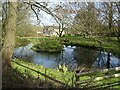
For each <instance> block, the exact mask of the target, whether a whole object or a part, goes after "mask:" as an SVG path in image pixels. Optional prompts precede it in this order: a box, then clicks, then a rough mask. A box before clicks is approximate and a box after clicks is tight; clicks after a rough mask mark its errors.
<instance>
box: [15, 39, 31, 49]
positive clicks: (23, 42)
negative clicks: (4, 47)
mask: <svg viewBox="0 0 120 90" xmlns="http://www.w3.org/2000/svg"><path fill="white" fill-rule="evenodd" d="M29 43H30V41H29V40H27V39H23V38H16V39H15V47H20V46H26V45H27V44H29Z"/></svg>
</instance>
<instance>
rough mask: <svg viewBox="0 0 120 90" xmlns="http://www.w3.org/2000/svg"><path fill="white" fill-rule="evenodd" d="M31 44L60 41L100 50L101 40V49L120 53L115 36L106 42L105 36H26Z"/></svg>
mask: <svg viewBox="0 0 120 90" xmlns="http://www.w3.org/2000/svg"><path fill="white" fill-rule="evenodd" d="M26 39H27V40H29V41H30V42H31V43H33V44H37V43H39V42H46V41H60V42H61V43H62V44H63V45H66V46H68V45H71V46H80V47H85V48H92V49H97V50H100V42H101V50H102V51H107V52H108V51H109V52H112V53H114V54H118V55H120V45H119V43H118V42H117V39H116V37H111V40H110V42H107V41H108V40H107V37H91V38H87V37H86V38H84V37H81V36H64V37H44V38H26Z"/></svg>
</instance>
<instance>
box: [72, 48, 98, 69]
mask: <svg viewBox="0 0 120 90" xmlns="http://www.w3.org/2000/svg"><path fill="white" fill-rule="evenodd" d="M96 56H97V53H96V51H94V50H92V49H85V48H80V47H77V48H75V49H74V59H75V60H76V61H77V63H78V65H79V66H82V65H85V67H88V68H91V66H92V64H93V62H95V58H96Z"/></svg>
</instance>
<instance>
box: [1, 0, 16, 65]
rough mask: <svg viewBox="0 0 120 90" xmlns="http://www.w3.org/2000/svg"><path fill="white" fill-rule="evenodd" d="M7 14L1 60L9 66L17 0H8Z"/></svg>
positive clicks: (13, 39)
mask: <svg viewBox="0 0 120 90" xmlns="http://www.w3.org/2000/svg"><path fill="white" fill-rule="evenodd" d="M8 6H9V8H8V9H9V12H8V15H7V17H6V20H5V22H4V27H3V30H4V31H5V37H4V43H3V48H2V60H3V63H5V64H6V65H8V66H11V58H12V54H13V49H14V46H15V32H16V19H17V0H14V2H13V0H9V3H8Z"/></svg>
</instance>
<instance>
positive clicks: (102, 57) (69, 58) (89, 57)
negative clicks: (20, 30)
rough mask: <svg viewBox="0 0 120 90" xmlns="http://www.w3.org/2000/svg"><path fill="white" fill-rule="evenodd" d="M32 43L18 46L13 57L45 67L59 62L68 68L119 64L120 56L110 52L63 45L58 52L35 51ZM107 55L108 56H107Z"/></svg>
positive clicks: (56, 65) (50, 66) (52, 66)
mask: <svg viewBox="0 0 120 90" xmlns="http://www.w3.org/2000/svg"><path fill="white" fill-rule="evenodd" d="M31 47H32V44H29V45H27V46H25V47H19V48H16V49H15V50H14V54H13V56H14V57H17V58H21V59H23V60H25V61H28V62H32V63H35V64H40V65H43V66H44V67H47V68H57V67H58V65H59V64H65V65H67V67H68V70H72V69H75V68H76V67H77V66H82V65H84V66H85V67H88V68H91V67H92V68H100V69H101V68H111V67H117V66H120V58H118V57H116V56H114V55H113V54H112V53H109V54H108V53H107V52H99V51H95V50H92V49H85V48H81V47H75V46H73V47H71V46H68V47H65V46H64V51H63V52H61V53H60V54H49V53H37V52H34V51H32V50H31V49H30V48H31ZM108 55H109V58H108Z"/></svg>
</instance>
